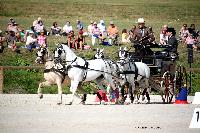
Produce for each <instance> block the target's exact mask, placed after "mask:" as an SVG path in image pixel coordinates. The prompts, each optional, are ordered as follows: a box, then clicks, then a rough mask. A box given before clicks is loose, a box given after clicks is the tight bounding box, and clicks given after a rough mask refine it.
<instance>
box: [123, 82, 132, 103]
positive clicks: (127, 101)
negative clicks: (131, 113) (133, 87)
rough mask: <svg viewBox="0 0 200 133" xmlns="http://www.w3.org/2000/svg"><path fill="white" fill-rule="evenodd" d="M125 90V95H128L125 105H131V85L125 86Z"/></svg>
mask: <svg viewBox="0 0 200 133" xmlns="http://www.w3.org/2000/svg"><path fill="white" fill-rule="evenodd" d="M124 89H125V93H126V100H125V103H126V104H130V103H131V100H130V96H129V93H130V91H129V90H130V84H129V85H128V86H127V85H125V87H124Z"/></svg>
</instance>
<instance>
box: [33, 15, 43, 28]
mask: <svg viewBox="0 0 200 133" xmlns="http://www.w3.org/2000/svg"><path fill="white" fill-rule="evenodd" d="M38 21H40V22H41V23H42V24H43V22H42V18H41V17H38V18H37V19H36V20H34V21H33V27H35V26H36V25H37V24H38Z"/></svg>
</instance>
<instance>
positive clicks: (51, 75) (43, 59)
mask: <svg viewBox="0 0 200 133" xmlns="http://www.w3.org/2000/svg"><path fill="white" fill-rule="evenodd" d="M36 55H37V58H36V60H35V62H36V63H45V70H44V79H45V82H41V83H39V87H38V92H37V93H38V96H39V98H43V94H42V87H44V86H51V85H53V84H57V86H58V102H57V104H62V82H63V81H64V79H65V75H66V74H65V71H64V70H65V67H64V66H63V65H62V64H60V63H55V62H54V60H53V59H52V58H51V56H50V52H49V51H48V49H46V48H40V49H39V50H38V51H37V53H36Z"/></svg>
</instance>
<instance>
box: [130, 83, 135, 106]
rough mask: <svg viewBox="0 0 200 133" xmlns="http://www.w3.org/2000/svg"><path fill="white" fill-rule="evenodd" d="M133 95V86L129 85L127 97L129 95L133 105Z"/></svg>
mask: <svg viewBox="0 0 200 133" xmlns="http://www.w3.org/2000/svg"><path fill="white" fill-rule="evenodd" d="M133 94H134V87H133V85H131V86H129V95H130V100H131V103H133V101H134V97H133Z"/></svg>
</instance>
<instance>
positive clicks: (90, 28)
mask: <svg viewBox="0 0 200 133" xmlns="http://www.w3.org/2000/svg"><path fill="white" fill-rule="evenodd" d="M93 23H94V22H93V21H90V25H88V34H89V36H91V37H92V29H93V28H94V25H93Z"/></svg>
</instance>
